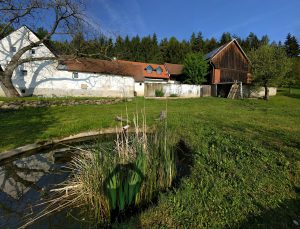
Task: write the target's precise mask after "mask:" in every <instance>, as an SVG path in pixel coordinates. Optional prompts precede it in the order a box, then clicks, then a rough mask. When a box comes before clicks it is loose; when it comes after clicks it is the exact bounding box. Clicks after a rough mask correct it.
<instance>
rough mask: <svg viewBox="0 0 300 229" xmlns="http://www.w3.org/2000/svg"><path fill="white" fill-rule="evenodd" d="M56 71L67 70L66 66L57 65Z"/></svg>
mask: <svg viewBox="0 0 300 229" xmlns="http://www.w3.org/2000/svg"><path fill="white" fill-rule="evenodd" d="M57 69H58V70H67V66H66V65H64V64H59V65H58V66H57Z"/></svg>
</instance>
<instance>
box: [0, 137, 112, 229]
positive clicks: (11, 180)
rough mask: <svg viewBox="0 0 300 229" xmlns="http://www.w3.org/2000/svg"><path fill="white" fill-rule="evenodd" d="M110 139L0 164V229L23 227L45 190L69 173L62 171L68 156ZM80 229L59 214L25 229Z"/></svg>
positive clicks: (58, 147)
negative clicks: (57, 228)
mask: <svg viewBox="0 0 300 229" xmlns="http://www.w3.org/2000/svg"><path fill="white" fill-rule="evenodd" d="M112 139H113V136H112V135H105V136H102V137H101V138H97V139H94V140H92V141H87V142H84V143H81V144H80V145H72V146H62V145H60V146H56V148H57V149H52V150H48V151H42V152H38V153H34V154H24V155H21V156H19V157H14V158H11V159H9V160H6V161H2V162H1V166H0V228H18V227H20V226H22V225H23V224H24V222H25V221H24V220H25V218H26V216H28V215H29V214H31V213H32V211H34V209H35V211H38V210H41V209H42V207H40V208H37V207H36V205H37V204H38V203H41V202H43V200H44V199H45V198H46V196H47V194H48V193H49V190H50V189H52V188H53V187H54V186H55V185H57V184H59V183H61V182H63V181H65V180H66V179H67V178H68V176H69V173H70V172H69V171H68V170H67V169H66V168H65V165H66V163H67V162H69V161H70V160H71V157H72V155H75V154H78V153H82V151H81V150H78V149H77V148H81V149H85V148H89V147H91V146H92V145H93V144H99V143H101V144H111V143H112ZM61 225H64V228H68V227H69V228H82V226H83V225H81V223H79V222H78V220H75V219H74V218H72V216H70V212H61V213H56V214H54V215H51V216H48V217H46V218H44V219H41V220H39V221H37V222H35V223H34V224H33V225H30V226H29V227H28V228H55V227H58V226H61Z"/></svg>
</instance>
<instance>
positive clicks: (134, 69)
mask: <svg viewBox="0 0 300 229" xmlns="http://www.w3.org/2000/svg"><path fill="white" fill-rule="evenodd" d="M61 63H62V64H64V65H66V66H67V69H66V70H68V71H73V72H90V73H103V74H112V75H121V76H132V77H134V79H135V81H144V76H143V70H142V69H141V68H140V67H138V66H135V65H132V64H129V63H125V62H123V61H122V62H121V61H108V60H99V59H92V58H66V59H64V60H63V61H62V62H61Z"/></svg>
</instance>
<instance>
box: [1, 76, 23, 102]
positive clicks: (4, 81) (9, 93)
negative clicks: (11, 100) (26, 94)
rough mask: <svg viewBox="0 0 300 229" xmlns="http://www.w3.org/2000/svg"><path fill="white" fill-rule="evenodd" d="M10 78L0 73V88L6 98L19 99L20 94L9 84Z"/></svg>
mask: <svg viewBox="0 0 300 229" xmlns="http://www.w3.org/2000/svg"><path fill="white" fill-rule="evenodd" d="M11 78H12V76H8V75H6V74H5V72H3V73H2V74H1V73H0V86H1V88H2V90H3V92H4V94H5V96H6V97H19V96H20V94H19V93H18V91H17V90H16V88H15V87H14V85H13V84H12V82H11Z"/></svg>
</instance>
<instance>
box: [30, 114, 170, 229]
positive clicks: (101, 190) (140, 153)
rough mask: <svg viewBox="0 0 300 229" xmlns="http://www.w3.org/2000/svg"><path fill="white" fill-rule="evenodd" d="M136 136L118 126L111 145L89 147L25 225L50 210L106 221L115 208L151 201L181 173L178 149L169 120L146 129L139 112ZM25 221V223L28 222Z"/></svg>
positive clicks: (72, 164)
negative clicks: (172, 140)
mask: <svg viewBox="0 0 300 229" xmlns="http://www.w3.org/2000/svg"><path fill="white" fill-rule="evenodd" d="M133 123H134V127H133V128H134V134H129V133H127V131H126V130H125V131H124V130H123V129H122V130H118V131H117V137H116V141H115V142H114V146H113V147H111V148H104V147H101V145H100V146H98V147H95V148H92V149H89V150H84V151H82V153H81V154H80V155H77V156H75V157H74V158H73V160H72V161H71V162H70V163H69V164H68V168H69V169H70V171H71V176H70V178H69V179H68V180H67V181H65V182H64V183H62V184H60V185H59V186H58V187H57V188H55V189H53V190H51V191H52V193H53V197H52V199H51V200H50V201H49V202H47V204H46V207H45V209H44V210H43V211H41V212H39V213H38V214H37V215H36V216H35V217H33V218H31V219H30V220H29V221H28V222H27V224H26V225H28V224H30V223H32V222H34V221H35V220H37V219H39V218H41V217H44V216H46V215H48V214H51V213H54V212H57V211H61V210H64V209H71V208H79V209H80V210H81V211H80V212H81V214H82V215H83V216H84V218H85V219H86V220H88V221H90V222H94V223H101V224H106V223H109V221H110V216H111V212H112V211H113V210H114V211H125V210H126V209H127V208H128V207H132V206H136V207H138V206H139V205H141V204H146V203H149V202H150V201H151V200H152V199H153V197H154V196H155V195H157V193H158V192H159V191H161V190H165V189H167V188H168V187H170V186H171V184H172V181H173V179H174V177H175V175H176V166H175V155H174V150H173V147H172V146H171V145H170V144H169V143H168V137H170V136H169V134H168V132H167V128H166V120H165V121H162V122H160V123H159V124H158V125H157V127H156V128H155V131H152V132H151V133H147V127H146V122H145V117H144V115H142V124H141V125H139V117H138V115H135V117H134V120H133ZM26 225H25V226H26Z"/></svg>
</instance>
